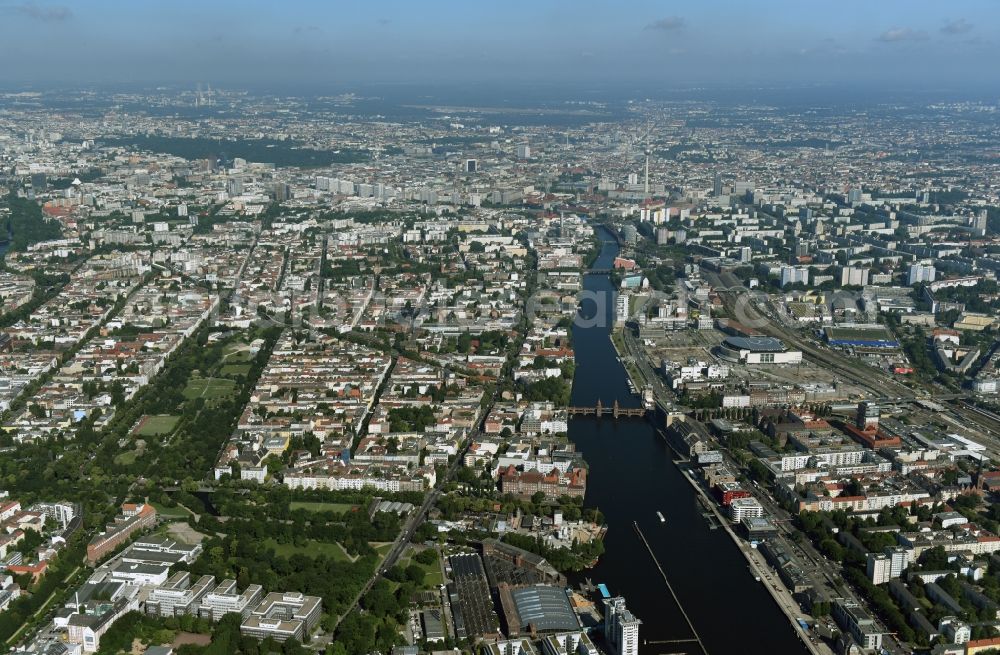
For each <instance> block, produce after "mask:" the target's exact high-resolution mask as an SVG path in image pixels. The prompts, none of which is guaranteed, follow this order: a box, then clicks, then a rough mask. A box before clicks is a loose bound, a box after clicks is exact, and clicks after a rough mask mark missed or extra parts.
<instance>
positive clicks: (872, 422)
mask: <svg viewBox="0 0 1000 655" xmlns="http://www.w3.org/2000/svg"><path fill="white" fill-rule="evenodd" d="M880 414H881V410H879V406H878V405H876V404H875V403H869V402H861V403H858V413H857V416H856V417H855V424H856V425H857V426H858V429H859V430H865V431H868V430H876V429H878V418H879V415H880Z"/></svg>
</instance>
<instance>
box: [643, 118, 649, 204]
mask: <svg viewBox="0 0 1000 655" xmlns="http://www.w3.org/2000/svg"><path fill="white" fill-rule="evenodd" d="M649 154H650V151H649V123H646V178H645V181H644V182H643V185H642V192H643V195H644V196H645V197H646V198H649Z"/></svg>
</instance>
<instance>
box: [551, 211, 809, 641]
mask: <svg viewBox="0 0 1000 655" xmlns="http://www.w3.org/2000/svg"><path fill="white" fill-rule="evenodd" d="M598 229H599V235H600V236H601V238H602V239H610V238H611V236H610V234H609V233H608V232H607V231H605V230H604V228H598ZM617 254H618V245H617V244H616V243H615V242H614V241H612V240H608V241H605V243H604V246H603V249H602V251H601V255H600V257H598V259H597V261H596V262H594V264H593V268H595V269H608V268H611V265H612V263H613V261H614V258H615V257H616V256H617ZM584 288H585V289H586V290H587V291H590V292H591V293H592V294H596V300H595V299H594V296H592V297H591V298H590V299H587V298H585V299H584V301H583V303H582V305H581V307H580V314H581V317H583V318H585V319H592V318H593V317H594V316H595V314H596V313H597V312H603V313H604V317H605V320H604V321H598V322H596V324H595V325H593V326H592V327H591V326H589V323H587V322H586V321H585V322H582V323H581V324H578V325H576V326H575V327H574V329H573V344H574V349H575V351H576V374H575V377H574V379H573V393H572V404H573V405H576V406H585V405H591V406H592V405H594V404H596V403H597V401H598V399H599V400H600V401H601V402H602V403H603V405H604V406H605V407H608V406H610V405H611V404H612V403H613V402H614V401H615V400H616V399H617V400H618V402H619V404H620V405H621V406H622V407H638V406H639V405H640V404H641V403H640V400H639V398H638V397H637V396H634V395H632V394H631V393H630V392H629V389H628V382H627V376H626V373H625V369H624V368H623V367H622V365H621V363H620V362H619V361H618V358H617V355H616V353H615V349H614V346H613V345H612V343H611V340H610V338H609V336H608V333H609V330H610V327H611V325H612V321H613V317H614V289H613V288H612V285H611V282H610V281H609V279H608V276H607V275H589V276H586V277H585V278H584ZM569 437H570V439H571V440H572V441H573V442H574V443H575V444H576V446H577V449H578V450H580V451H581V452H582V453H583V455H584V458H585V459H586V460H587V462H588V464H589V466H590V476H589V477H588V479H587V497H586V502H587V505H588V506H596V507H598V508H599V509H600V510H601V512H603V514H604V516H605V521H606V522H607V524H608V533H607V536H606V538H605V542H604V543H605V546H606V552H605V554H604V555H603V556H602V557H601V559H600V562H599V563H598V564H597V566H596V567H594V568H593V569H590V570H589V571H586V572H584V573H583V574H581V575H580V576H577V577H578V579H582V578H583V577H588V578H591V579H592V580H593V581H594V583H600V582H603V583H605V584H607V586H608V588H609V589H610V591H611V593H612V595H621V596H624V597H625V599H626V601H627V604H628V606H629V609H631V610H632V612H633V613H634V614H635V615H636V616H637V617H638V618H640V619H641V620H642V622H643V625H642V628H641V629H640V631H639V635H640V640H641V641H642V642H643V646H642V648H641V653H642V655H653V654H668V653H691V654H696V653H700V652H701V649H700V648H699V647H698V645H697V643H690V642H688V643H650V642H654V641H660V642H663V641H667V640H673V639H685V638H689V637H690V636H691V634H690V629H689V628H688V626H687V622H686V621H685V619H684V617H683V615H682V614H681V612H680V610H679V609H678V607H677V605H676V603H675V602H674V601H673V598H672V597H671V596H670V592H669V591H668V590H667V587H666V585H665V583H664V582H663V578H662V576H661V575H660V572H659V570H657V568H656V565H655V564H654V563H653V560H652V558H651V557H650V555H649V552H648V551H647V550H646V547H645V546H644V545H643V543H642V541H641V540H640V539H639V537H638V535H636V533H635V531H634V529H633V526H632V523H633V521H636V522H638V524H639V527H640V528H641V529H642V531H643V533H644V534H645V536H646V539H647V540H648V541H649V544H650V546H651V548H652V549H653V551H654V552H655V553H656V557H657V559H658V560H659V562H660V565H661V566H662V567H663V569H664V571H665V572H666V574H667V577H668V578H669V579H670V583H671V585H673V588H674V591H675V592H676V593H677V596H678V598H679V599H680V602H681V603H682V604H683V605H684V610H685V611H686V612H687V614H688V617H689V618H690V620H691V622H692V624H693V625H694V628H695V630H696V631H697V632H698V634H699V635H700V636H701V639H702V642H703V643H704V645H705V648H706V650H707V651H708V652H709V653H711V654H712V655H716V654H722V653H751V654H756V653H760V654H765V653H766V654H768V655H773V654H781V655H784V654H785V653H788V654H791V655H798V654H801V653H807V652H808V651H807V650H806V648H805V646H804V645H803V644H802V642H801V641H800V640H799V638H798V636H797V635H796V634H795V631H794V628H793V627H792V625H791V624H790V623H789V621H788V619H787V618H785V617H784V616H783V614H782V612H781V609H780V608H779V607H778V605H777V604H776V603H775V602H774V599H773V598H771V595H770V594H769V593H768V591H767V590H766V589H765V588H764V585H763V584H762V583H760V582H757V581H756V580H755V579H754V575H753V573H751V571H750V570H749V568H748V566H747V562H746V559H745V558H744V557H743V554H742V553H740V551H739V549H738V548H737V547H736V545H735V544H734V543H733V541H732V539H731V537H730V536H729V535H728V534H727V533H726V531H725V530H723V529H721V528H719V529H716V530H712V529H710V527H709V524H708V522H707V521H706V520H705V518H703V516H702V512H703V511H704V509H703V508H702V507H701V505H700V504H699V503H698V502H697V500H696V496H695V492H694V490H693V489H692V488H691V486H690V483H688V482H687V481H686V480H685V479H684V477H683V474H682V473H681V472H680V470H679V469H678V468H677V466H676V465H675V464H674V462H673V460H672V458H671V451H670V449H669V448H668V447H667V445H666V444H665V443H664V442H663V439H662V438H661V437H660V436H659V435H658V434H657V432H656V431H655V430H654V428H653V426H652V425H651V424H650V423H649V422H647V421H645V420H636V419H631V420H620V421H615V420H614V419H611V418H604V419H594V418H592V417H591V418H586V417H579V418H574V419H572V420H571V421H570V425H569ZM657 511H660V512H662V513H663V515H664V516H665V517H666V519H667V520H666V523H661V522H660V520H659V518H657V516H656V512H657Z"/></svg>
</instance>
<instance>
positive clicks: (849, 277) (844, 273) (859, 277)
mask: <svg viewBox="0 0 1000 655" xmlns="http://www.w3.org/2000/svg"><path fill="white" fill-rule="evenodd" d="M840 285H841V286H844V287H864V286H867V285H868V269H867V268H856V267H853V266H845V267H844V268H842V269H840Z"/></svg>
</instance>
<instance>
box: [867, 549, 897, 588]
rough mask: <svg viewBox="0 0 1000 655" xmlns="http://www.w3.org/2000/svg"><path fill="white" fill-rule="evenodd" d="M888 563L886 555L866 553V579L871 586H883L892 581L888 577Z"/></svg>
mask: <svg viewBox="0 0 1000 655" xmlns="http://www.w3.org/2000/svg"><path fill="white" fill-rule="evenodd" d="M890 566H891V564H890V561H889V558H888V557H887V556H886V555H878V554H876V553H868V579H869V580H871V581H872V584H885V583H886V582H889V580H891V579H892V576H891V575H889V571H890Z"/></svg>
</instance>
